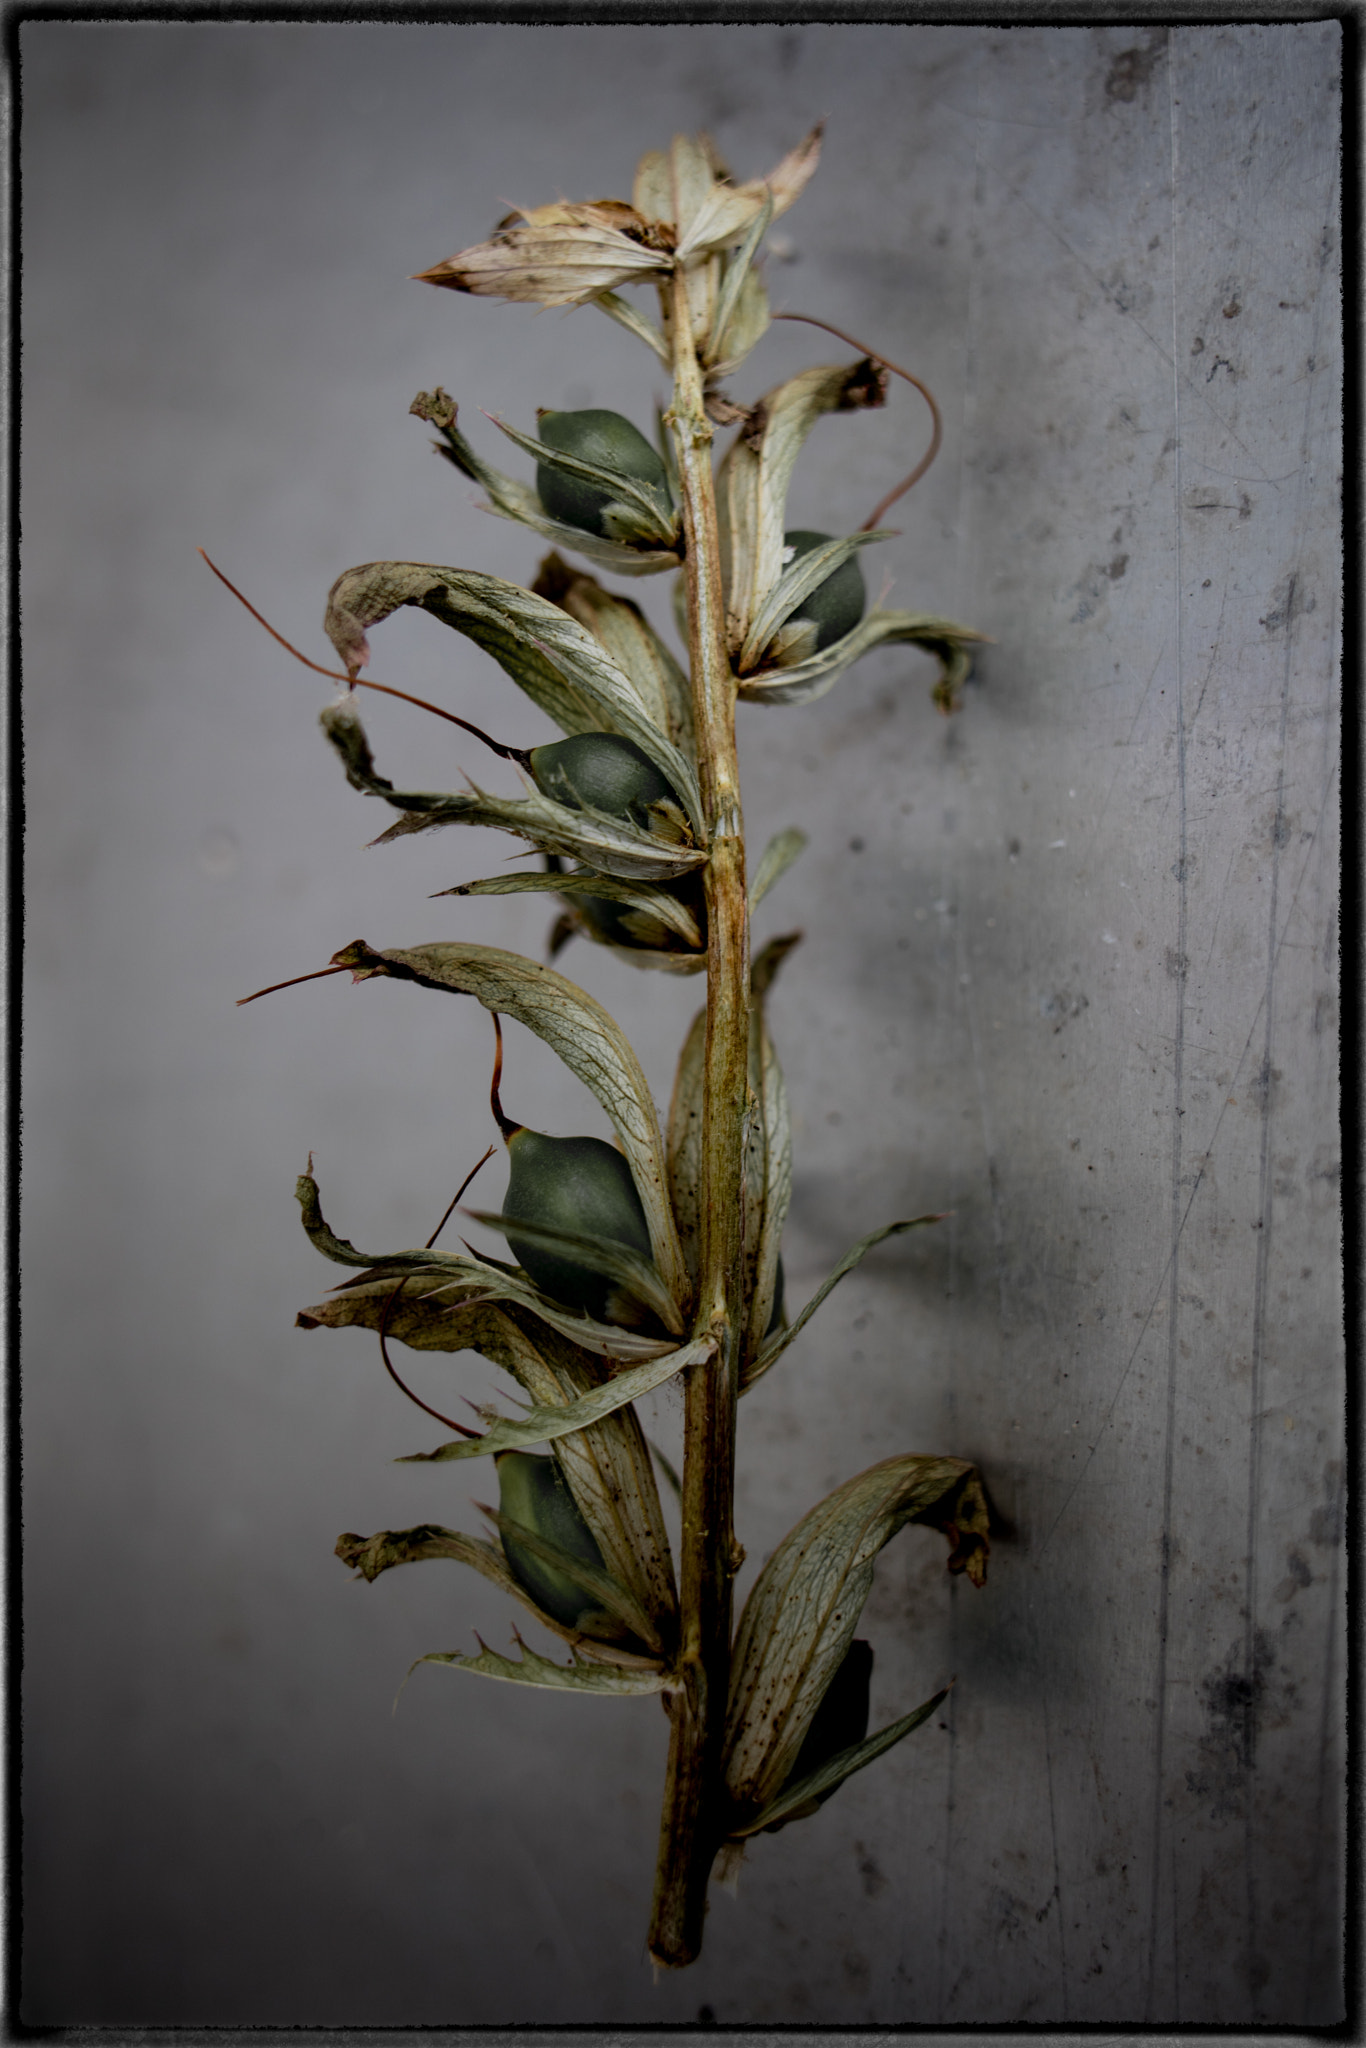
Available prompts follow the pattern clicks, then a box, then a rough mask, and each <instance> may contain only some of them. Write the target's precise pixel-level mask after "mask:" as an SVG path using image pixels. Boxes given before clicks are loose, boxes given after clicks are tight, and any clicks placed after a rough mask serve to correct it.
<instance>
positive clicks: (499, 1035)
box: [456, 1010, 522, 1200]
mask: <svg viewBox="0 0 1366 2048" xmlns="http://www.w3.org/2000/svg"><path fill="white" fill-rule="evenodd" d="M490 1014H491V1016H492V1018H493V1080H492V1082H491V1083H490V1084H489V1108H490V1109H491V1110H492V1111H493V1121H494V1122H495V1123H496V1124H497V1126H498V1128H499V1130H500V1131H501V1132H502V1134H503V1143H504V1144H507V1143H508V1142H509V1140H510V1139H512V1138H515V1137H516V1135H517V1133H518V1131H520V1130H521V1129H522V1126H521V1124H515V1123H513V1121H512V1119H511V1117H506V1116H504V1115H503V1103H502V1098H501V1097H500V1095H499V1093H498V1090H499V1088H500V1086H501V1085H502V1079H503V1020H502V1018H501V1017H500V1016H499V1015H498V1012H497V1011H496V1010H493V1011H491V1012H490ZM456 1199H457V1200H459V1197H458V1196H457V1197H456Z"/></svg>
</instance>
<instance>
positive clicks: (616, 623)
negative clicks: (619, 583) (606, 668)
mask: <svg viewBox="0 0 1366 2048" xmlns="http://www.w3.org/2000/svg"><path fill="white" fill-rule="evenodd" d="M532 589H533V591H534V592H535V594H536V595H537V596H538V597H544V598H545V599H547V600H548V602H549V603H551V604H555V605H558V606H559V607H560V609H561V610H562V611H566V612H568V613H569V615H570V617H571V618H573V619H577V620H578V622H579V624H580V625H581V626H582V627H584V629H585V630H586V631H587V632H589V633H591V634H592V635H593V638H594V639H595V640H597V641H598V642H599V644H600V645H601V646H602V648H603V649H604V650H605V652H606V654H607V657H608V659H609V660H610V661H611V662H612V663H613V665H614V666H615V667H616V668H618V669H620V671H621V673H622V674H623V675H625V676H629V677H630V679H631V681H632V683H633V684H634V685H635V687H636V689H637V690H638V691H639V692H640V696H641V699H642V701H643V703H644V705H645V708H646V710H647V711H648V712H649V714H650V716H651V718H652V719H653V720H654V722H655V724H656V725H657V726H658V727H659V729H660V731H661V732H666V733H667V734H668V735H669V738H670V739H671V740H672V741H673V743H674V745H675V746H676V747H677V748H678V749H679V750H680V752H682V753H684V754H686V755H687V757H688V759H689V760H692V759H693V757H694V752H695V749H694V744H693V715H692V689H691V686H690V684H689V682H688V678H687V676H686V675H685V674H684V672H683V670H682V668H680V666H679V664H678V662H677V661H676V660H675V659H674V656H673V655H672V653H671V652H670V651H669V648H668V647H667V646H666V645H665V643H664V641H662V640H661V639H660V637H659V635H658V634H657V633H656V632H655V629H654V627H653V626H652V625H651V624H650V622H649V620H648V619H647V618H646V616H645V614H644V612H642V610H641V609H640V606H639V605H637V604H633V603H632V602H631V600H630V598H627V597H618V596H617V595H616V594H615V593H614V592H613V591H610V590H604V589H603V587H602V585H601V584H600V583H599V582H598V581H597V579H596V577H593V576H585V575H584V574H583V572H582V571H581V570H578V569H571V568H570V566H569V564H568V563H567V562H565V561H562V560H561V559H560V557H559V556H558V555H555V554H550V555H547V556H546V558H545V560H544V561H543V562H542V563H541V566H540V569H539V570H538V571H537V575H536V581H535V583H534V584H533V585H532Z"/></svg>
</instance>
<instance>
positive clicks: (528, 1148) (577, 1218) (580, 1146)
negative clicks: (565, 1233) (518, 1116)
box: [503, 1129, 653, 1322]
mask: <svg viewBox="0 0 1366 2048" xmlns="http://www.w3.org/2000/svg"><path fill="white" fill-rule="evenodd" d="M507 1147H508V1154H509V1156H510V1158H511V1161H512V1172H511V1174H510V1176H509V1179H508V1187H507V1193H506V1195H505V1196H504V1197H503V1213H504V1215H505V1216H506V1217H507V1218H508V1219H509V1222H508V1227H507V1228H506V1229H505V1231H504V1233H503V1234H504V1236H505V1237H506V1238H507V1241H508V1247H509V1249H510V1251H511V1252H512V1255H513V1257H514V1258H515V1259H516V1261H517V1263H518V1264H519V1265H520V1266H521V1267H522V1268H523V1270H524V1271H525V1272H526V1273H528V1274H530V1276H531V1278H532V1279H533V1280H534V1281H535V1283H536V1285H537V1286H538V1287H539V1288H541V1289H542V1290H543V1291H544V1292H545V1293H546V1294H548V1295H550V1296H551V1298H552V1299H553V1300H555V1301H559V1302H563V1303H564V1305H565V1306H566V1308H575V1309H579V1310H581V1311H582V1312H583V1313H584V1314H585V1315H590V1316H592V1317H594V1318H595V1319H596V1320H597V1321H599V1322H603V1321H616V1320H619V1317H616V1316H613V1315H612V1314H611V1313H610V1310H611V1308H612V1305H613V1297H614V1296H615V1295H616V1293H617V1283H616V1282H615V1281H613V1280H610V1279H609V1278H608V1277H607V1276H606V1275H605V1274H603V1273H594V1272H592V1271H590V1270H589V1269H588V1268H587V1267H586V1266H582V1265H580V1264H579V1263H578V1261H577V1260H576V1259H574V1258H573V1257H572V1256H570V1255H568V1254H566V1253H563V1252H549V1251H544V1250H542V1249H541V1248H540V1247H538V1246H537V1245H534V1244H527V1243H526V1242H525V1241H524V1240H522V1239H520V1238H519V1237H518V1236H517V1233H516V1230H515V1228H514V1227H513V1219H516V1220H517V1221H520V1222H523V1223H539V1224H543V1225H546V1226H547V1227H548V1228H550V1229H551V1230H572V1231H576V1232H577V1233H578V1234H579V1235H580V1236H581V1237H605V1238H607V1239H609V1240H610V1241H611V1242H612V1243H614V1244H623V1245H626V1246H627V1247H628V1248H629V1249H630V1250H631V1251H633V1252H639V1253H640V1254H641V1256H642V1257H643V1258H646V1259H648V1258H651V1257H652V1256H653V1251H652V1247H651V1244H650V1226H649V1224H648V1223H647V1221H646V1219H645V1210H644V1207H643V1205H642V1203H641V1199H640V1196H639V1194H638V1193H637V1192H636V1184H635V1181H634V1180H633V1179H632V1177H631V1169H630V1167H629V1166H628V1165H627V1163H626V1161H625V1159H623V1157H622V1155H621V1153H620V1152H618V1151H617V1150H616V1148H615V1147H614V1146H612V1145H609V1144H607V1143H606V1142H605V1141H604V1140H603V1139H602V1138H548V1137H546V1136H545V1135H544V1134H543V1133H542V1132H540V1131H528V1130H526V1129H520V1130H514V1131H513V1133H512V1135H511V1136H510V1137H509V1138H508V1141H507Z"/></svg>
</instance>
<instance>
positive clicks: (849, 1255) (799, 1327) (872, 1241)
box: [740, 1216, 943, 1394]
mask: <svg viewBox="0 0 1366 2048" xmlns="http://www.w3.org/2000/svg"><path fill="white" fill-rule="evenodd" d="M942 1221H943V1218H942V1217H941V1216H912V1217H910V1218H908V1219H907V1221H906V1222H904V1223H885V1224H884V1225H883V1226H882V1228H881V1229H880V1230H872V1231H870V1232H869V1233H868V1235H867V1237H861V1238H860V1239H859V1241H858V1243H857V1244H856V1245H851V1246H850V1248H849V1250H848V1251H847V1252H846V1253H845V1254H844V1257H843V1258H842V1259H841V1260H840V1262H839V1264H838V1265H837V1266H836V1268H835V1270H834V1272H833V1273H831V1274H830V1275H829V1277H828V1278H827V1279H825V1280H823V1281H822V1282H821V1285H820V1286H819V1287H818V1288H817V1289H816V1292H815V1293H814V1294H813V1295H812V1297H811V1299H810V1301H808V1303H807V1304H806V1307H805V1308H804V1309H803V1310H802V1312H801V1314H800V1315H799V1316H798V1317H797V1319H796V1321H795V1322H793V1323H790V1324H789V1325H788V1327H787V1328H786V1329H785V1330H778V1331H776V1332H775V1334H774V1335H773V1336H772V1337H771V1338H770V1339H769V1341H768V1342H767V1344H765V1345H764V1347H763V1349H762V1350H761V1351H760V1352H759V1355H758V1356H757V1358H755V1359H754V1360H753V1362H752V1364H750V1365H749V1366H748V1367H747V1368H746V1369H745V1370H744V1371H743V1372H742V1374H741V1378H740V1392H741V1393H742V1394H744V1393H747V1392H748V1391H749V1389H750V1388H751V1387H752V1386H753V1385H754V1383H755V1381H756V1380H760V1379H762V1378H763V1376H764V1374H765V1373H766V1372H767V1371H768V1370H769V1368H770V1367H771V1366H774V1365H776V1364H777V1362H778V1360H779V1359H780V1358H781V1357H782V1355H783V1353H784V1351H786V1349H787V1347H788V1345H789V1344H791V1343H792V1342H793V1341H794V1339H795V1338H797V1337H799V1336H800V1335H801V1333H802V1331H803V1330H804V1329H805V1328H806V1326H807V1324H808V1323H809V1322H810V1320H811V1318H812V1316H813V1315H815V1313H816V1310H817V1309H818V1308H819V1307H820V1305H821V1303H822V1302H823V1301H824V1300H825V1297H826V1295H827V1294H829V1293H830V1292H831V1290H832V1289H833V1288H835V1287H838V1285H839V1283H840V1281H841V1280H843V1279H844V1278H845V1276H846V1274H849V1273H852V1272H853V1270H854V1268H855V1266H857V1265H858V1264H859V1263H860V1262H861V1261H862V1260H863V1259H864V1258H865V1257H866V1255H867V1254H868V1253H869V1252H870V1251H871V1250H872V1249H873V1247H874V1245H879V1244H881V1243H883V1241H884V1240H885V1239H886V1238H889V1237H900V1235H901V1233H902V1231H903V1230H918V1229H920V1227H921V1225H922V1224H925V1223H940V1222H942Z"/></svg>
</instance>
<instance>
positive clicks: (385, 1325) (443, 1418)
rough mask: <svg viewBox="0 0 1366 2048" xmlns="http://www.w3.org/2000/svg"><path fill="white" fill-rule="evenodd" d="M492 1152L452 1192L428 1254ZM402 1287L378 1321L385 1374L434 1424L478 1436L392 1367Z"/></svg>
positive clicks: (396, 1291) (398, 1287)
mask: <svg viewBox="0 0 1366 2048" xmlns="http://www.w3.org/2000/svg"><path fill="white" fill-rule="evenodd" d="M493 1153H494V1147H493V1146H492V1145H490V1146H489V1149H488V1151H487V1152H486V1153H485V1154H484V1156H483V1158H482V1159H480V1160H478V1161H477V1162H476V1163H475V1165H474V1166H473V1167H472V1168H471V1169H470V1171H469V1172H468V1173H467V1174H466V1175H465V1178H464V1179H463V1180H462V1181H461V1183H460V1186H459V1187H458V1188H457V1189H456V1191H455V1196H454V1198H453V1200H452V1201H451V1204H450V1207H449V1208H448V1209H447V1211H446V1213H445V1215H444V1216H443V1217H442V1219H441V1221H440V1222H439V1223H438V1224H437V1226H436V1229H435V1230H434V1231H433V1232H432V1234H431V1236H430V1237H429V1238H428V1239H427V1247H426V1248H427V1250H428V1251H430V1250H431V1248H432V1246H433V1245H434V1244H435V1243H436V1240H437V1239H438V1238H439V1237H440V1235H441V1233H442V1231H443V1230H444V1229H445V1228H446V1225H447V1224H448V1223H449V1222H450V1220H451V1217H452V1216H453V1215H454V1213H455V1205H456V1203H457V1202H458V1201H459V1200H460V1197H461V1196H462V1195H463V1194H464V1192H465V1190H466V1188H467V1187H468V1186H469V1184H470V1182H471V1181H472V1180H473V1179H474V1176H475V1174H476V1173H478V1171H479V1169H480V1167H481V1166H487V1164H488V1162H489V1160H490V1159H492V1157H493ZM405 1285H406V1276H405V1279H403V1280H400V1281H399V1283H398V1286H397V1287H396V1288H395V1289H394V1291H393V1293H392V1294H391V1295H390V1296H389V1299H388V1300H387V1301H386V1302H385V1304H384V1313H383V1315H382V1316H381V1317H380V1319H379V1355H380V1357H381V1358H382V1359H383V1360H384V1370H385V1371H386V1372H387V1373H388V1375H389V1377H390V1379H391V1380H392V1381H393V1383H394V1385H395V1386H396V1387H397V1388H398V1390H399V1392H400V1393H401V1394H406V1395H407V1396H408V1399H409V1400H410V1401H411V1402H412V1403H413V1404H414V1406H415V1407H418V1408H421V1409H422V1410H423V1411H424V1412H425V1413H426V1414H428V1415H430V1416H432V1417H433V1419H434V1420H435V1421H437V1422H440V1423H442V1424H443V1425H444V1426H445V1428H447V1429H453V1430H455V1431H456V1432H457V1434H458V1435H460V1436H470V1437H474V1436H478V1435H479V1431H478V1430H477V1429H467V1428H466V1427H465V1425H464V1423H463V1422H454V1421H452V1419H451V1417H450V1416H449V1415H443V1414H441V1412H440V1410H439V1409H436V1408H429V1407H428V1406H427V1403H426V1402H425V1401H422V1400H419V1398H418V1396H417V1395H416V1394H415V1393H414V1392H413V1390H412V1388H411V1387H410V1386H408V1385H407V1384H406V1383H405V1382H404V1381H403V1380H401V1379H400V1378H399V1375H398V1372H397V1370H396V1369H395V1366H394V1361H393V1359H392V1358H390V1356H389V1344H388V1331H389V1317H390V1315H391V1314H392V1313H393V1307H394V1303H395V1302H396V1301H397V1300H398V1298H399V1296H400V1294H402V1292H403V1289H404V1286H405Z"/></svg>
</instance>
